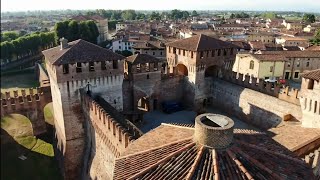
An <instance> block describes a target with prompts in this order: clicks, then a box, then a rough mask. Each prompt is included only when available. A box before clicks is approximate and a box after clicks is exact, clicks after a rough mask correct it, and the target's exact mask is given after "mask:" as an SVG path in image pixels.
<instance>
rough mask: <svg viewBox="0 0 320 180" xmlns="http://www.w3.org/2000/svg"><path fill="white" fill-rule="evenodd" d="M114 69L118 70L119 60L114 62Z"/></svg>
mask: <svg viewBox="0 0 320 180" xmlns="http://www.w3.org/2000/svg"><path fill="white" fill-rule="evenodd" d="M112 67H113V69H118V61H117V60H115V61H112Z"/></svg>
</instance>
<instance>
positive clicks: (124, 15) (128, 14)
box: [85, 9, 199, 20]
mask: <svg viewBox="0 0 320 180" xmlns="http://www.w3.org/2000/svg"><path fill="white" fill-rule="evenodd" d="M85 15H87V16H93V15H100V16H102V17H104V18H107V19H109V20H145V19H150V20H161V19H164V18H165V17H166V18H169V19H186V18H188V17H192V16H198V15H199V14H198V13H197V11H180V10H178V9H174V10H172V11H170V12H162V13H159V12H156V11H153V12H151V13H148V14H145V13H142V12H136V11H135V10H132V9H128V10H105V9H97V10H95V11H88V12H86V13H85Z"/></svg>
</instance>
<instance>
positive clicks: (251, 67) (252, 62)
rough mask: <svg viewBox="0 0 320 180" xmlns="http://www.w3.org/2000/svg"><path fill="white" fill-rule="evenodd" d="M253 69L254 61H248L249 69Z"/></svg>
mask: <svg viewBox="0 0 320 180" xmlns="http://www.w3.org/2000/svg"><path fill="white" fill-rule="evenodd" d="M253 68H254V61H252V60H251V61H250V67H249V69H253Z"/></svg>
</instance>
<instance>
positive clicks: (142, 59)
mask: <svg viewBox="0 0 320 180" xmlns="http://www.w3.org/2000/svg"><path fill="white" fill-rule="evenodd" d="M126 61H127V62H130V63H132V64H141V63H152V62H161V61H163V60H161V59H158V58H156V57H154V56H151V55H149V54H134V55H132V56H129V57H127V59H126Z"/></svg>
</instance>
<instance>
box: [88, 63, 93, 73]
mask: <svg viewBox="0 0 320 180" xmlns="http://www.w3.org/2000/svg"><path fill="white" fill-rule="evenodd" d="M89 71H94V62H89Z"/></svg>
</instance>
